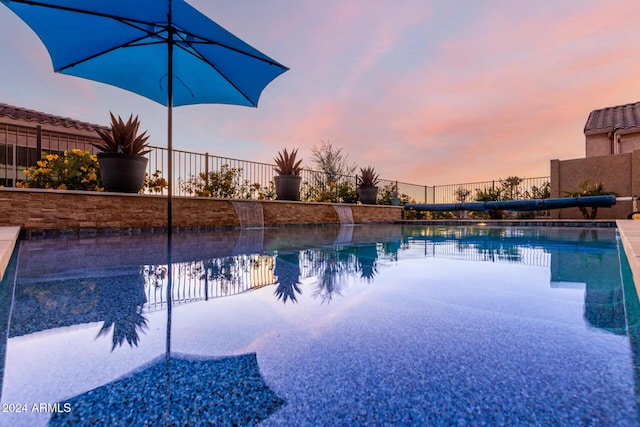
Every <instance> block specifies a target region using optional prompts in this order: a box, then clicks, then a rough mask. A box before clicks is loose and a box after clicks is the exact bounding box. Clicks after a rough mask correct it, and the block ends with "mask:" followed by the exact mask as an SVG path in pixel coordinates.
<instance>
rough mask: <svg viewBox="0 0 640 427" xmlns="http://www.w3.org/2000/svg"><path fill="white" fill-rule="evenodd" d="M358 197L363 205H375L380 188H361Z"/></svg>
mask: <svg viewBox="0 0 640 427" xmlns="http://www.w3.org/2000/svg"><path fill="white" fill-rule="evenodd" d="M358 197H359V198H360V201H361V202H362V204H363V205H375V204H376V201H377V199H378V187H360V188H358Z"/></svg>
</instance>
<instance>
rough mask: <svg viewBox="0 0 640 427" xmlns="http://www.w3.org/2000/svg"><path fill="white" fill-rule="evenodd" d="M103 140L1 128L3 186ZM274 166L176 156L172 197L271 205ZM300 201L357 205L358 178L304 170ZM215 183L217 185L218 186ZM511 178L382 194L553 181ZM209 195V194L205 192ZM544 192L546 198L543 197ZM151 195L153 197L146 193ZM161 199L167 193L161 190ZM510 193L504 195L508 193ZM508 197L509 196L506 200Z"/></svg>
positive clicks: (458, 191)
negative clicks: (41, 163) (50, 158)
mask: <svg viewBox="0 0 640 427" xmlns="http://www.w3.org/2000/svg"><path fill="white" fill-rule="evenodd" d="M96 141H99V138H90V137H82V136H75V135H67V134H56V133H53V132H48V131H44V130H42V129H41V127H40V126H35V127H29V126H18V125H4V124H3V125H0V186H2V185H4V186H7V187H13V186H15V183H16V181H20V180H23V179H25V175H24V173H23V170H24V169H26V168H28V167H30V166H34V165H35V164H36V162H37V160H39V159H40V158H41V156H42V153H43V152H46V153H51V154H62V153H63V152H64V151H66V150H70V149H73V148H79V149H83V150H88V151H90V152H92V153H95V152H96V149H95V148H94V147H93V146H91V142H96ZM149 148H150V149H151V152H150V153H149V154H148V155H147V157H148V158H149V163H148V167H147V168H148V169H147V172H148V175H149V177H150V178H153V177H154V174H155V176H156V177H157V178H165V179H166V177H167V175H168V174H167V170H168V150H167V149H166V148H162V147H155V146H151V147H149ZM275 175H276V173H275V170H274V165H273V164H268V163H260V162H253V161H247V160H240V159H235V158H231V157H221V156H213V155H210V154H208V153H204V154H203V153H195V152H191V151H183V150H173V177H174V179H173V194H174V195H177V196H189V195H198V194H199V193H203V195H210V196H215V197H225V198H254V199H269V198H274V197H275V189H274V184H273V181H274V177H275ZM301 175H302V186H301V189H300V195H301V200H304V201H337V202H355V201H356V199H355V189H356V182H357V178H356V177H355V176H347V175H328V174H325V173H323V172H319V171H314V170H311V169H303V170H302V173H301ZM216 180H217V181H216ZM211 181H216V182H217V184H218V187H216V188H217V191H218V192H217V193H215V194H207V192H206V191H210V190H211V188H212V187H213V186H209V190H206V188H205V184H207V185H208V184H211ZM517 181H518V182H517V183H514V181H513V178H505V179H502V180H493V181H483V182H472V183H463V184H452V185H438V186H428V185H418V184H411V183H407V182H401V181H396V180H390V179H381V180H380V183H379V188H380V189H381V193H383V194H387V196H388V194H389V193H391V192H392V191H397V193H398V195H399V196H401V197H403V198H404V199H405V200H406V201H409V202H412V203H455V202H461V201H469V200H475V199H476V197H477V196H478V194H479V192H485V193H486V192H488V191H497V190H499V191H502V192H503V197H504V198H511V199H524V198H543V197H549V195H548V189H549V177H537V178H517ZM205 190H206V191H205ZM545 191H546V192H545ZM147 192H154V190H152V189H147ZM157 192H158V193H159V194H166V193H167V190H166V189H161V188H158V191H157ZM504 192H506V193H504ZM505 194H506V196H504V195H505Z"/></svg>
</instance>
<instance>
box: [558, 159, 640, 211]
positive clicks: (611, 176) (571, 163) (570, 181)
mask: <svg viewBox="0 0 640 427" xmlns="http://www.w3.org/2000/svg"><path fill="white" fill-rule="evenodd" d="M585 180H588V181H589V183H590V184H596V183H598V182H601V183H602V184H603V185H604V188H605V190H609V191H615V192H616V193H618V196H621V197H624V196H633V195H637V194H640V150H636V151H634V152H633V153H624V154H618V155H608V156H597V157H587V158H584V159H572V160H563V161H560V160H551V197H564V196H566V194H565V192H568V191H575V190H577V189H578V186H579V185H580V183H581V182H583V181H585ZM631 211H632V203H631V202H618V203H616V205H615V206H613V207H611V208H600V209H599V210H598V219H624V218H627V215H628V214H629V213H630V212H631ZM551 217H552V218H554V219H582V214H581V213H580V211H579V210H578V209H577V208H571V209H555V210H552V211H551Z"/></svg>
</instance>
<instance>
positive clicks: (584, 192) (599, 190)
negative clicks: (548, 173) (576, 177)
mask: <svg viewBox="0 0 640 427" xmlns="http://www.w3.org/2000/svg"><path fill="white" fill-rule="evenodd" d="M564 194H565V195H566V196H567V197H585V196H606V195H613V196H617V195H618V194H617V193H616V192H614V191H609V190H605V188H604V185H602V183H601V182H598V183H597V184H593V185H590V184H589V181H588V180H584V181H582V182H581V183H580V185H578V189H577V190H575V191H565V192H564ZM578 209H580V213H582V216H583V217H584V219H595V218H596V216H597V215H598V207H597V206H594V207H591V208H588V207H585V206H578Z"/></svg>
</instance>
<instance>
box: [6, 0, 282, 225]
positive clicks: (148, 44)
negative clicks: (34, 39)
mask: <svg viewBox="0 0 640 427" xmlns="http://www.w3.org/2000/svg"><path fill="white" fill-rule="evenodd" d="M0 2H2V4H4V5H5V6H7V7H8V8H9V9H11V10H12V11H13V12H14V13H15V14H16V15H18V16H19V17H20V18H21V19H22V20H23V21H24V22H26V23H27V25H29V27H31V29H33V30H34V31H35V32H36V34H37V35H38V37H40V39H41V40H42V42H43V43H44V44H45V46H46V47H47V50H48V51H49V55H50V56H51V59H52V61H53V67H54V70H55V71H56V72H59V73H63V74H70V75H74V76H79V77H83V78H86V79H90V80H95V81H99V82H103V83H107V84H110V85H113V86H117V87H120V88H123V89H126V90H129V91H131V92H134V93H137V94H139V95H142V96H145V97H147V98H149V99H152V100H153V101H156V102H158V103H160V104H162V105H166V106H167V107H168V108H167V116H168V117H167V149H168V155H167V164H168V172H167V181H168V197H167V199H168V202H167V228H168V230H167V232H168V235H169V237H170V236H171V228H172V219H171V216H172V212H171V198H172V192H173V143H172V134H173V130H172V129H173V126H172V122H173V119H172V107H173V106H174V105H175V106H179V105H187V104H198V103H221V104H236V105H246V106H253V107H256V106H257V105H258V98H259V97H260V94H261V92H262V90H263V89H264V87H265V86H266V85H267V84H269V82H271V81H272V80H273V79H275V78H276V77H277V76H279V75H280V74H282V73H284V72H285V71H287V67H285V66H283V65H281V64H279V63H278V62H276V61H274V60H273V59H271V58H269V57H268V56H266V55H264V54H262V53H260V52H259V51H258V50H256V49H254V48H253V47H251V46H249V45H248V44H247V43H245V42H243V41H242V40H240V39H239V38H237V37H236V36H234V35H233V34H231V33H230V32H228V31H227V30H225V29H224V28H222V27H221V26H219V25H218V24H216V23H215V22H213V21H212V20H210V19H209V18H207V17H206V16H205V15H203V14H202V13H200V12H199V11H197V10H196V9H194V8H193V7H192V6H190V5H189V4H188V3H186V2H185V1H184V0H135V1H131V0H110V1H86V0H46V1H45V0H43V1H30V0H0Z"/></svg>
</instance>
